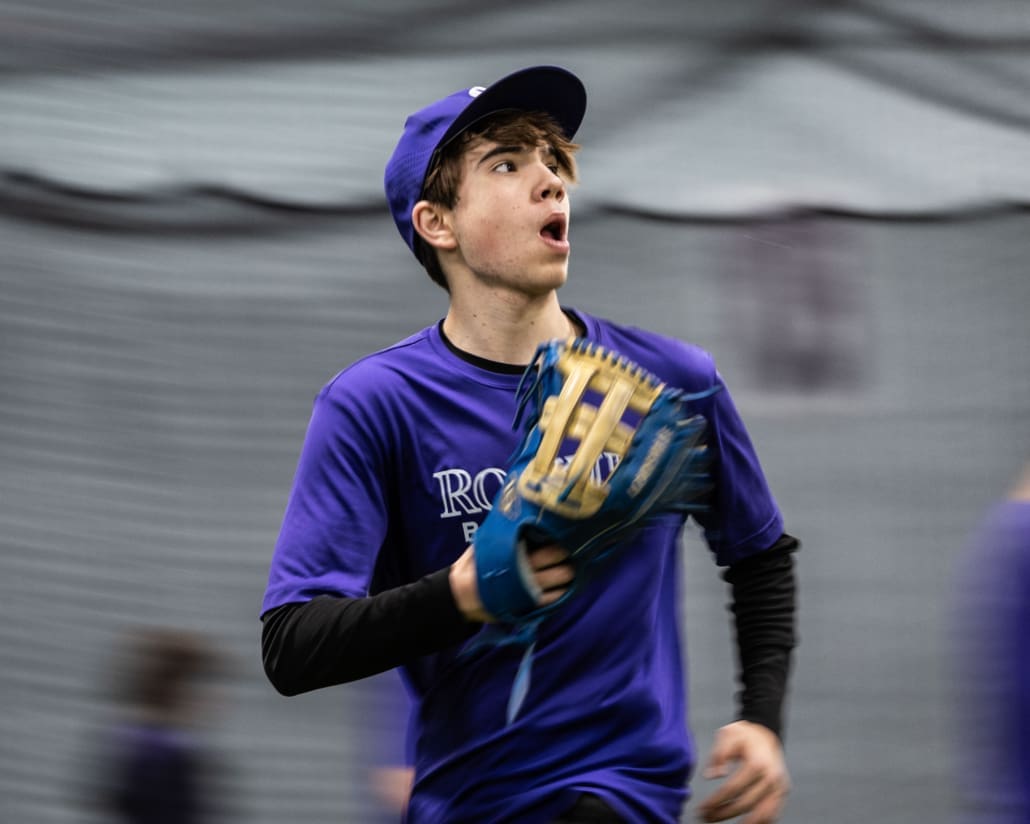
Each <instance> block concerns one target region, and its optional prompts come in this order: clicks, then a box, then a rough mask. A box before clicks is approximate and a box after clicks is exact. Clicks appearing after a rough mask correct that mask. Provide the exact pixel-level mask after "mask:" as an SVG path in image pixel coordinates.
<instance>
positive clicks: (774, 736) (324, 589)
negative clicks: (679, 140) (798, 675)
mask: <svg viewBox="0 0 1030 824" xmlns="http://www.w3.org/2000/svg"><path fill="white" fill-rule="evenodd" d="M585 106H586V95H585V91H584V90H583V86H582V83H581V82H580V81H579V80H578V78H576V77H574V76H573V75H572V74H570V73H569V72H566V71H565V70H563V69H559V68H556V67H537V68H533V69H526V70H523V71H521V72H516V73H515V74H512V75H509V76H508V77H506V78H504V79H502V80H500V81H498V82H497V83H495V84H493V85H491V86H490V87H488V88H484V87H479V86H475V87H472V88H469V89H462V90H460V91H458V92H456V93H454V94H452V95H450V96H448V97H446V98H444V99H442V100H439V101H437V102H436V103H433V104H430V105H429V106H428V107H426V108H425V109H423V110H422V111H420V112H418V113H416V114H414V115H412V116H411V117H409V118H408V120H407V122H406V123H405V128H404V132H403V134H402V137H401V139H400V141H399V143H398V145H397V147H396V149H395V151H394V154H393V157H392V158H391V160H390V162H389V164H388V165H387V171H386V189H387V195H388V199H389V202H390V208H391V212H392V214H393V217H394V220H395V222H396V224H397V227H398V229H399V231H400V232H401V235H402V237H403V238H404V240H405V242H406V243H407V244H408V246H409V248H410V249H411V250H412V251H413V252H414V253H415V256H416V257H417V258H418V260H419V261H420V263H422V264H423V266H425V268H426V270H427V272H428V273H429V275H430V277H432V278H433V280H434V281H435V282H436V283H438V284H439V285H440V286H441V287H443V288H444V289H446V290H447V292H448V295H449V307H448V312H447V315H446V317H445V318H444V319H443V320H442V321H440V322H439V323H436V324H434V325H432V326H430V327H428V328H426V329H424V330H422V331H421V332H418V333H416V334H414V335H413V336H411V337H410V338H408V339H407V340H405V341H402V342H400V343H398V344H397V345H395V346H393V347H390V348H388V349H385V350H383V351H381V352H378V353H375V354H373V355H370V356H369V357H366V358H364V359H362V360H360V361H358V362H357V363H356V364H353V365H351V366H350V367H348V368H347V369H345V370H344V371H343V372H341V373H340V374H339V375H337V377H336V378H335V379H333V380H332V381H331V382H330V383H329V384H328V385H327V386H326V387H325V388H324V389H323V390H322V392H320V393H319V395H318V397H317V399H316V402H315V406H314V410H313V413H312V417H311V421H310V423H309V427H308V431H307V435H306V438H305V442H304V446H303V449H302V451H301V457H300V461H299V465H298V469H297V473H296V476H295V478H294V483H293V488H292V491H291V493H290V498H289V502H288V504H287V508H286V513H285V515H284V519H283V525H282V528H281V531H280V535H279V539H278V542H277V545H276V549H275V554H274V557H273V560H272V564H271V570H270V573H269V582H268V587H267V590H266V593H265V598H264V601H263V604H262V610H261V617H262V621H263V630H262V653H263V659H264V665H265V671H266V673H267V675H268V677H269V679H270V680H271V682H272V683H273V684H274V685H275V687H276V688H277V689H278V690H279V691H280V692H281V693H283V694H286V695H296V694H299V693H302V692H306V691H309V690H314V689H320V688H323V687H327V686H331V685H335V684H341V683H345V682H348V681H355V680H358V679H362V678H367V677H369V676H371V675H374V674H376V673H379V672H382V671H385V670H388V669H391V668H394V667H402V671H403V674H404V677H405V679H406V682H407V685H408V687H409V690H410V692H411V693H412V696H413V698H414V710H413V712H414V716H413V718H414V720H413V725H412V739H413V748H414V755H415V774H414V785H413V788H412V792H411V796H410V800H409V805H408V810H407V820H408V821H409V822H411V823H412V824H414V822H459V821H469V822H471V821H475V822H487V821H516V822H521V824H535V823H537V822H539V823H540V824H545V823H546V824H551V823H553V822H563V824H564V823H566V822H580V821H590V822H631V821H644V820H647V821H655V822H658V821H661V822H668V824H672V822H676V821H678V820H679V818H680V816H681V814H682V810H683V806H684V804H685V802H686V799H687V797H688V791H687V783H688V780H689V777H690V774H691V772H692V770H693V768H694V762H695V760H696V758H695V752H694V745H693V740H692V738H691V736H690V734H689V731H688V729H687V712H686V701H685V693H686V685H685V679H684V672H683V659H682V651H681V647H680V628H679V617H680V614H679V606H680V604H679V591H678V579H679V569H680V566H679V558H678V551H679V545H680V534H681V529H682V526H683V522H684V520H685V516H684V515H680V514H673V515H669V516H662V517H661V518H658V519H656V520H655V522H654V523H651V524H649V525H647V526H646V527H644V528H642V529H640V530H639V531H638V532H637V533H636V534H635V535H633V536H631V537H630V538H628V539H627V540H626V541H625V542H624V548H623V551H622V552H621V554H620V555H619V556H618V559H617V560H616V561H615V562H613V563H611V564H610V565H609V566H608V567H606V568H605V570H604V572H603V573H600V574H598V575H597V577H596V578H595V579H593V580H591V581H590V582H589V583H588V584H586V585H584V586H583V587H582V588H581V590H580V591H579V592H578V593H577V598H576V599H574V600H572V601H570V602H569V604H567V605H566V606H565V607H564V608H563V609H561V610H559V611H556V612H554V613H553V615H552V616H551V617H550V618H549V619H548V620H547V621H546V622H544V623H543V624H541V625H540V627H539V635H538V636H537V639H536V642H535V644H534V646H535V648H536V653H535V658H534V664H533V670H532V671H533V675H532V681H531V686H529V688H528V691H527V692H526V693H525V694H524V699H523V701H522V703H521V704H516V707H517V711H516V712H515V713H512V712H511V704H510V703H509V699H510V698H511V697H513V696H515V695H519V692H518V691H517V690H515V689H514V688H513V684H514V683H516V671H520V670H519V668H520V661H522V660H525V658H524V651H523V650H522V649H520V648H518V643H519V639H518V638H517V637H512V638H510V639H509V640H511V641H512V643H511V644H503V643H495V644H482V643H477V641H482V636H483V635H489V636H490V637H491V638H497V637H500V636H502V635H503V633H504V630H503V628H498V626H497V624H495V623H494V622H493V620H494V619H493V617H492V616H491V615H489V614H488V613H487V612H486V610H485V609H484V608H483V605H482V602H481V601H480V598H479V593H478V584H477V575H476V559H475V549H474V539H475V533H476V530H477V529H478V526H479V523H480V522H481V521H482V519H483V518H484V517H486V513H487V512H488V511H489V510H490V508H491V499H492V498H493V497H494V495H495V494H496V492H497V490H498V489H499V488H500V486H501V482H502V480H503V478H504V475H505V470H504V467H506V466H507V463H508V460H509V457H510V456H511V454H512V452H513V451H514V449H515V447H516V445H517V442H518V434H517V433H515V432H513V431H512V425H511V421H512V419H513V416H514V412H515V403H516V397H517V387H518V384H519V380H520V377H521V375H522V374H523V373H524V372H525V369H526V366H527V364H528V363H530V361H531V360H532V358H533V355H534V353H535V352H536V350H537V347H538V345H539V344H541V343H543V342H546V341H550V340H554V339H567V338H569V337H571V336H578V337H585V338H588V339H589V340H591V341H596V342H597V343H599V344H601V345H602V346H604V347H606V348H608V349H611V350H614V351H616V352H619V353H620V354H622V355H623V356H625V357H627V358H629V359H631V360H633V361H635V362H637V363H639V364H640V365H641V366H643V367H644V368H645V369H647V370H649V371H650V372H652V373H654V374H657V375H658V376H659V377H660V378H661V379H662V380H665V381H666V382H668V383H669V384H670V385H672V386H675V387H677V388H681V389H683V390H684V391H686V392H698V393H702V394H704V398H703V399H699V400H698V401H697V409H698V413H699V414H703V415H704V416H705V418H706V419H707V421H708V424H709V427H710V442H711V444H712V446H714V447H715V448H716V449H717V450H718V461H717V466H716V467H715V468H713V473H712V474H713V476H714V484H715V488H714V491H713V492H712V493H711V495H710V497H709V500H710V501H711V506H710V508H709V509H708V510H706V511H705V512H704V513H702V514H699V515H698V516H697V517H698V520H699V521H700V522H701V523H702V525H703V526H704V527H705V534H706V538H707V541H708V544H709V547H710V548H711V549H712V551H713V553H714V555H715V557H716V560H717V561H718V563H719V564H720V565H722V566H723V567H726V568H727V571H726V573H725V576H726V580H727V581H729V582H730V583H731V585H732V593H733V609H734V615H735V619H736V630H737V633H736V635H737V646H738V651H739V654H740V659H741V675H742V681H743V690H742V692H741V696H740V704H739V707H738V713H737V720H736V721H732V722H731V723H728V724H726V725H725V726H723V727H722V728H721V729H720V730H718V732H717V733H716V739H715V743H714V746H713V747H712V749H711V753H710V759H709V762H708V764H707V768H706V770H705V774H706V776H707V777H709V778H713V779H725V781H724V782H723V783H722V784H721V785H720V786H719V787H718V788H717V789H716V791H715V792H714V793H713V794H712V795H711V796H710V797H708V798H707V799H705V800H704V801H702V802H701V805H700V807H699V813H700V814H701V815H702V816H703V817H704V819H705V820H706V821H725V820H729V819H731V818H735V817H736V816H738V815H741V814H744V813H750V815H749V816H748V817H747V819H746V821H747V822H748V824H770V822H773V821H776V820H777V819H778V818H779V815H780V812H781V810H782V808H783V804H784V801H785V797H786V795H787V792H788V790H789V786H790V783H789V775H788V772H787V768H786V764H785V759H784V754H783V748H782V744H781V738H780V734H781V730H782V710H783V704H784V699H785V693H786V688H787V676H788V670H789V664H790V658H791V653H792V649H793V646H794V597H795V592H794V591H795V580H794V572H793V554H792V553H793V550H794V549H795V548H796V547H797V546H798V542H797V540H796V539H794V538H792V537H791V536H789V535H787V534H786V533H784V531H783V518H782V515H781V514H780V512H779V509H778V507H777V505H776V503H775V501H774V500H773V497H772V495H771V493H770V491H769V489H768V486H767V484H766V481H765V478H764V475H763V473H762V470H761V467H760V465H759V462H758V459H757V456H756V455H755V453H754V450H753V447H752V445H751V442H750V439H749V437H748V435H747V432H746V430H745V428H744V426H743V423H742V422H741V421H740V418H739V415H738V413H737V411H736V409H735V407H734V405H733V402H732V400H731V398H730V394H729V391H728V390H726V388H725V385H724V384H723V382H722V378H721V376H720V375H719V374H718V372H717V371H716V369H715V364H714V362H713V360H712V359H711V357H710V356H709V355H708V354H707V353H705V352H703V351H702V350H700V349H698V348H697V347H694V346H691V345H689V344H686V343H683V342H680V341H675V340H672V339H669V338H665V337H661V336H658V335H655V334H652V333H649V332H646V331H644V330H640V329H634V328H630V327H626V326H621V325H619V324H616V323H613V322H611V321H607V320H604V319H601V318H596V317H593V316H590V315H588V314H587V313H585V312H581V311H574V310H572V309H569V308H566V307H563V306H561V305H560V303H559V302H558V298H557V290H558V289H559V288H560V287H561V286H562V285H563V283H564V282H565V280H566V277H567V267H568V259H569V249H570V246H569V241H568V220H569V189H570V186H571V184H572V182H574V181H575V178H576V171H575V162H574V153H575V150H576V149H577V148H578V147H577V146H576V145H575V144H573V143H572V138H573V136H574V134H575V132H576V130H577V129H578V127H579V124H580V122H581V120H582V118H583V114H584V111H585ZM627 151H634V148H633V147H627ZM640 162H642V163H643V162H646V159H643V158H642V159H641V161H640ZM629 276H631V277H640V275H639V273H636V272H633V273H630V274H629ZM641 288H646V285H645V281H644V279H643V278H641ZM715 390H721V391H715ZM528 557H529V561H528V563H529V565H530V567H531V570H530V574H532V575H533V577H534V579H535V581H536V583H537V584H538V586H539V587H540V589H541V590H542V591H543V594H542V596H541V598H540V600H539V603H540V604H541V605H544V604H550V603H553V602H554V601H556V600H557V599H558V598H560V597H561V596H562V595H563V594H564V593H565V592H566V591H567V589H568V587H569V586H570V583H571V582H572V580H573V576H574V574H575V570H574V569H573V567H572V565H571V564H570V563H568V557H567V554H566V553H565V551H564V549H563V548H561V547H557V546H553V545H552V546H544V547H539V548H537V549H535V550H533V551H531V552H529V553H528ZM645 559H646V560H645ZM474 636H480V637H479V638H477V639H476V641H473V637H474ZM527 654H528V653H527Z"/></svg>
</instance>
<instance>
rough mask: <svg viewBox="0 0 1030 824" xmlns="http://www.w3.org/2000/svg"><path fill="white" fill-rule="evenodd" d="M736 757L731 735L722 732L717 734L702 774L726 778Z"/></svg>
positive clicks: (706, 776) (707, 776)
mask: <svg viewBox="0 0 1030 824" xmlns="http://www.w3.org/2000/svg"><path fill="white" fill-rule="evenodd" d="M734 758H735V752H734V747H733V742H732V740H731V739H730V737H729V736H727V735H722V734H721V733H720V734H718V735H716V736H715V742H714V743H713V745H712V751H711V752H710V753H709V754H708V762H707V763H706V764H705V769H704V772H703V773H702V775H703V776H704V777H705V778H724V777H725V776H726V775H727V774H729V768H730V762H732V761H733V760H734Z"/></svg>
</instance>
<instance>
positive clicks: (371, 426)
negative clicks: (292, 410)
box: [262, 378, 388, 613]
mask: <svg viewBox="0 0 1030 824" xmlns="http://www.w3.org/2000/svg"><path fill="white" fill-rule="evenodd" d="M378 426H381V420H380V417H379V416H377V415H376V414H374V413H372V412H371V411H370V410H368V409H367V408H366V407H364V406H363V405H362V404H360V403H359V402H358V399H357V398H356V397H354V396H353V395H351V394H350V393H348V392H347V389H346V385H345V383H344V382H343V380H342V379H341V378H338V379H337V380H336V381H335V382H334V383H332V384H330V385H329V386H327V387H326V388H325V389H323V390H322V392H321V393H319V395H318V397H317V398H316V399H315V404H314V408H313V411H312V415H311V419H310V421H309V423H308V429H307V434H306V435H305V438H304V445H303V448H302V450H301V455H300V460H299V462H298V465H297V471H296V474H295V476H294V480H293V486H292V488H291V490H290V495H289V500H288V502H287V505H286V512H285V514H284V516H283V522H282V527H281V529H280V532H279V538H278V540H277V542H276V546H275V552H274V555H273V557H272V564H271V569H270V572H269V578H268V588H267V589H266V591H265V597H264V601H263V603H262V613H264V612H267V611H268V610H270V609H272V608H273V607H276V606H280V605H282V604H286V603H291V602H299V601H308V600H311V599H312V598H314V597H316V596H318V595H324V594H330V595H342V596H347V597H362V596H364V595H367V594H368V590H369V586H370V582H371V580H372V574H373V570H374V567H375V563H376V559H377V557H378V554H379V550H380V548H381V547H382V545H383V543H384V541H385V538H386V533H387V523H388V513H387V499H386V497H387V496H386V494H385V491H384V490H385V481H384V476H385V473H384V469H383V467H384V466H385V459H384V454H383V450H384V446H383V439H382V437H381V435H380V433H379V432H378V430H377V427H378Z"/></svg>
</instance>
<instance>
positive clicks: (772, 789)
mask: <svg viewBox="0 0 1030 824" xmlns="http://www.w3.org/2000/svg"><path fill="white" fill-rule="evenodd" d="M778 795H780V793H779V792H778V791H777V788H776V786H775V782H774V781H773V780H772V777H771V776H769V775H766V774H763V773H762V772H761V771H760V770H757V769H750V770H748V769H742V770H740V771H739V772H737V773H735V774H734V776H733V778H732V779H730V780H729V781H727V782H726V784H724V785H723V786H722V787H720V788H719V790H718V791H716V792H715V793H713V794H712V795H711V796H709V797H708V798H706V799H705V800H704V801H703V802H702V803H701V806H700V808H699V814H700V815H701V819H702V820H703V821H727V820H729V819H731V818H736V817H737V816H738V815H743V814H744V813H746V812H748V811H752V815H755V814H758V813H759V810H760V809H761V810H762V813H761V814H758V815H757V817H755V818H753V820H752V822H751V824H759V822H761V824H770V822H772V821H775V820H776V819H775V818H768V817H767V816H766V814H765V813H766V812H767V811H771V812H774V813H778V811H779V806H778V805H775V804H770V803H769V802H770V799H774V798H775V797H776V796H778ZM767 808H768V809H767Z"/></svg>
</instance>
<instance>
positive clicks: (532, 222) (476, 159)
mask: <svg viewBox="0 0 1030 824" xmlns="http://www.w3.org/2000/svg"><path fill="white" fill-rule="evenodd" d="M461 162H462V177H461V183H460V185H459V187H458V197H457V200H456V202H455V205H454V208H453V210H451V219H452V226H453V230H454V235H455V238H456V239H457V242H458V249H457V252H458V258H459V265H460V264H462V263H463V264H464V265H465V266H467V267H468V268H469V269H470V270H471V271H472V273H473V275H474V276H475V277H476V278H477V279H479V280H480V281H482V282H484V283H486V284H488V285H493V286H497V287H501V288H505V289H509V290H514V291H517V292H523V293H525V294H528V295H538V294H544V293H547V292H549V291H551V290H553V289H557V288H558V287H560V286H561V285H562V284H564V283H565V280H566V278H567V277H568V263H569V241H568V225H569V198H568V191H567V189H566V182H565V181H564V180H563V179H562V178H561V177H560V176H559V174H558V165H557V162H556V160H555V156H554V153H553V152H552V150H551V149H550V147H548V146H544V145H539V146H533V147H527V146H505V145H500V144H498V143H496V142H494V141H490V140H485V139H479V140H476V141H474V142H473V143H471V144H470V145H469V146H468V148H467V149H466V151H465V154H464V155H463V157H462V161H461Z"/></svg>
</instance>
